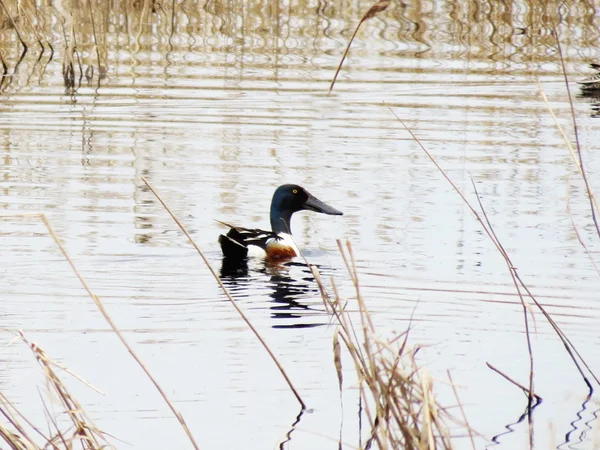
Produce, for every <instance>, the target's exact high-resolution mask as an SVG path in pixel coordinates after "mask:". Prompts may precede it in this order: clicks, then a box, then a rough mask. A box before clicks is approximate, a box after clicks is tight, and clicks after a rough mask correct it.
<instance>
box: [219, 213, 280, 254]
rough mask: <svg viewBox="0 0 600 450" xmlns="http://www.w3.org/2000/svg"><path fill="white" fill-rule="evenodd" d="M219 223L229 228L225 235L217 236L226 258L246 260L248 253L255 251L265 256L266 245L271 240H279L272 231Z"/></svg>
mask: <svg viewBox="0 0 600 450" xmlns="http://www.w3.org/2000/svg"><path fill="white" fill-rule="evenodd" d="M218 222H220V221H218ZM220 223H222V224H223V225H226V226H228V227H230V230H229V231H228V232H227V234H225V235H223V234H222V235H220V236H219V244H221V250H222V251H223V255H224V256H225V257H228V258H229V257H231V258H246V257H247V256H248V252H249V251H251V252H254V251H255V250H256V251H258V252H261V251H262V252H264V254H265V255H266V253H267V245H268V244H269V243H270V242H273V240H277V239H279V237H278V236H277V234H275V233H273V232H272V231H265V230H260V229H258V228H253V229H251V228H242V227H234V226H232V225H229V224H227V223H225V222H220Z"/></svg>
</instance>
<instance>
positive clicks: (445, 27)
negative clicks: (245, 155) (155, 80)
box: [0, 0, 600, 90]
mask: <svg viewBox="0 0 600 450" xmlns="http://www.w3.org/2000/svg"><path fill="white" fill-rule="evenodd" d="M376 3H382V2H374V1H359V2H353V3H351V4H350V5H348V4H347V3H345V2H341V1H340V0H335V1H333V2H330V4H328V6H327V7H324V8H316V9H315V8H314V7H313V6H312V4H310V3H309V2H305V1H302V0H292V1H291V2H289V5H286V6H285V7H284V6H283V5H280V4H279V2H276V3H275V4H274V3H273V2H271V1H270V0H255V1H252V2H249V3H248V2H247V1H244V0H233V1H228V2H206V1H204V0H202V1H200V0H184V1H181V2H157V1H154V0H139V1H135V2H131V1H114V2H106V1H104V0H65V1H63V2H57V3H51V4H46V3H41V4H40V3H39V2H34V1H33V0H26V1H18V0H2V2H1V4H0V64H1V65H2V73H3V75H2V82H1V84H0V89H4V90H6V89H7V86H10V85H11V84H12V83H13V82H14V80H13V77H14V75H16V74H18V73H19V71H20V70H23V71H27V77H25V79H26V80H27V81H28V80H29V78H31V77H32V76H34V78H35V77H37V78H38V79H41V78H42V77H43V76H44V74H45V66H46V65H48V64H51V63H54V64H59V65H61V66H62V69H61V70H62V75H63V79H64V83H65V85H66V87H67V88H69V89H71V90H74V89H76V88H77V87H78V86H80V85H81V83H82V81H83V80H85V79H87V80H88V82H92V81H94V82H99V81H100V80H101V79H102V78H103V77H105V76H107V75H108V74H109V73H111V71H114V70H115V68H116V66H117V65H119V64H121V65H122V64H132V65H136V60H137V57H138V55H139V52H140V51H146V52H148V51H152V52H158V53H160V54H163V55H167V54H169V53H170V52H172V51H180V52H185V53H187V52H194V53H197V54H208V53H211V52H226V53H228V54H233V55H236V58H237V56H238V53H240V51H241V50H242V49H243V50H244V52H243V53H244V54H245V55H246V56H247V57H248V56H249V55H250V54H252V53H254V52H258V53H260V54H266V55H273V56H276V58H274V59H273V60H272V63H273V64H282V62H281V60H280V59H279V57H280V56H281V55H285V54H288V53H294V54H298V55H301V56H302V57H310V56H315V57H322V55H323V52H324V51H329V52H331V47H332V46H334V47H335V49H336V51H338V52H340V56H341V52H343V48H341V47H340V43H341V42H347V40H348V36H349V34H351V32H352V30H354V29H355V27H356V25H357V24H358V23H359V22H360V21H361V18H362V17H363V16H362V15H363V14H364V13H365V11H368V10H369V8H370V7H372V6H373V5H374V4H376ZM435 11H444V12H443V13H437V12H435ZM567 24H568V27H569V30H568V36H569V38H568V42H567V44H568V45H569V46H570V47H572V48H574V49H577V51H578V52H585V51H586V49H595V48H597V46H598V41H599V39H600V31H599V30H600V16H598V15H597V14H595V7H594V3H593V2H592V1H590V0H586V1H584V2H578V3H575V2H561V1H558V0H551V1H548V2H541V3H540V2H535V1H528V2H527V1H526V2H523V3H522V4H519V5H518V7H517V6H516V5H515V4H513V3H512V2H508V3H507V2H496V1H483V0H470V1H467V2H462V1H456V0H446V1H435V0H430V1H424V2H415V4H414V5H408V4H402V3H398V2H391V4H390V7H389V8H387V9H386V10H385V11H382V12H381V13H380V14H378V15H377V20H374V21H373V22H372V23H371V24H369V31H365V33H370V34H372V35H373V36H371V37H369V38H368V39H365V38H364V36H363V41H367V42H368V43H369V45H377V46H379V47H378V48H380V49H381V50H382V51H390V50H391V51H393V53H394V54H397V53H399V52H400V53H402V56H404V57H405V58H407V59H411V58H414V57H416V58H420V57H421V56H420V55H421V53H423V52H424V51H430V52H434V53H432V56H435V52H440V51H442V52H451V53H452V54H453V55H454V56H455V57H456V58H461V59H464V58H467V59H468V60H486V61H488V62H489V60H492V61H499V62H501V61H511V62H513V63H518V66H516V67H515V66H512V67H511V73H514V72H515V71H517V72H518V71H525V72H527V71H528V70H532V69H533V68H535V67H537V66H538V65H539V64H540V63H542V62H549V61H553V58H554V57H555V53H554V40H553V38H552V33H551V30H552V29H553V28H554V27H555V26H559V27H562V28H563V29H564V31H565V35H566V34H567V33H566V31H567V30H566V26H567ZM365 28H366V27H365ZM359 36H360V34H359ZM399 43H401V47H398V45H399ZM434 44H435V45H434ZM353 51H356V52H371V51H372V50H371V49H369V48H366V49H365V48H363V49H356V50H353ZM582 54H583V53H582ZM246 64H247V61H246ZM21 82H23V81H21Z"/></svg>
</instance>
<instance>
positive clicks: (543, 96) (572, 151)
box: [538, 80, 600, 210]
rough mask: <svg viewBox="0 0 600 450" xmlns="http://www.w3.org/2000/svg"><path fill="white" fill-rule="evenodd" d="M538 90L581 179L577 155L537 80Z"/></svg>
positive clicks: (596, 203) (594, 198)
mask: <svg viewBox="0 0 600 450" xmlns="http://www.w3.org/2000/svg"><path fill="white" fill-rule="evenodd" d="M538 89H539V91H540V95H541V96H542V100H544V103H545V104H546V107H547V108H548V112H549V113H550V115H551V116H552V119H553V120H554V124H555V125H556V128H557V129H558V132H559V133H560V135H561V137H562V138H563V141H564V142H565V144H566V146H567V148H568V149H569V153H570V154H571V158H572V159H573V162H574V163H575V167H577V170H578V171H579V174H580V175H582V177H583V170H582V168H581V164H580V160H579V159H578V157H577V155H576V154H575V150H574V149H573V146H572V145H571V142H570V141H569V138H568V137H567V135H566V133H565V131H564V130H563V128H562V126H561V125H560V123H559V122H558V118H557V117H556V114H555V113H554V110H553V109H552V106H551V105H550V101H549V100H548V97H547V96H546V93H545V92H544V89H543V88H542V85H541V84H540V82H539V80H538ZM588 188H589V191H588V193H589V195H590V196H591V199H592V201H593V203H594V206H595V208H596V209H598V210H600V208H599V207H598V200H597V199H596V195H595V194H594V191H593V190H592V188H591V187H590V186H588Z"/></svg>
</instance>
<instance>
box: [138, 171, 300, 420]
mask: <svg viewBox="0 0 600 450" xmlns="http://www.w3.org/2000/svg"><path fill="white" fill-rule="evenodd" d="M142 181H143V182H144V183H146V186H148V189H150V191H151V192H152V193H153V194H154V196H155V197H156V198H157V200H158V201H159V202H160V204H161V205H162V206H163V207H164V208H165V210H166V211H167V212H168V213H169V215H170V216H171V218H172V219H173V220H174V221H175V223H176V224H177V226H178V227H179V229H180V230H181V231H182V232H183V234H184V235H185V236H186V237H187V239H188V241H189V242H190V243H191V244H192V246H193V247H194V248H195V249H196V251H197V252H198V254H199V255H200V257H201V258H202V260H203V261H204V264H205V265H206V267H207V268H208V270H209V271H210V273H211V274H212V276H213V277H214V278H215V280H216V281H217V283H218V285H219V287H220V288H221V290H222V291H223V293H224V294H225V296H226V297H227V299H228V300H229V302H230V303H231V304H232V305H233V307H234V308H235V310H236V311H237V313H238V314H239V315H240V317H241V318H242V320H243V321H244V322H245V323H246V325H247V326H248V328H249V329H250V330H251V331H252V333H254V336H256V338H257V339H258V341H259V342H260V343H261V345H262V346H263V348H264V349H265V350H266V352H267V353H268V354H269V356H270V357H271V359H272V360H273V362H274V363H275V365H276V366H277V368H278V369H279V372H281V375H282V376H283V378H284V379H285V381H286V382H287V384H288V386H289V388H290V390H291V391H292V392H293V394H294V396H295V397H296V399H297V400H298V403H300V406H301V407H302V409H303V410H304V409H306V404H305V403H304V401H303V400H302V397H300V394H299V393H298V391H297V390H296V388H295V387H294V385H293V384H292V380H291V379H290V378H289V377H288V375H287V373H286V371H285V369H284V368H283V366H282V365H281V363H280V362H279V361H278V360H277V357H276V356H275V354H274V353H273V352H272V351H271V349H270V348H269V346H268V345H267V342H266V341H265V340H264V339H263V338H262V336H261V335H260V334H259V332H258V330H257V329H256V328H255V327H254V325H252V323H251V322H250V319H248V317H247V316H246V314H244V312H243V311H242V309H241V308H240V307H239V306H238V305H237V303H236V302H235V300H234V299H233V297H232V296H231V293H230V292H229V290H228V289H227V287H225V285H224V284H223V281H222V280H221V277H219V275H217V272H215V270H214V269H213V267H212V266H211V265H210V263H209V261H208V259H207V258H206V256H204V253H203V252H202V250H200V247H198V244H196V242H195V241H194V239H193V238H192V236H190V234H189V233H188V231H187V229H186V228H185V227H184V226H183V224H182V223H181V221H180V220H179V219H178V218H177V216H176V215H175V214H174V213H173V211H172V210H171V209H170V208H169V207H168V206H167V204H166V203H165V201H164V200H163V199H162V198H161V196H160V195H158V192H156V190H155V189H154V188H153V187H152V185H151V184H150V183H149V182H148V180H147V179H146V178H145V177H142Z"/></svg>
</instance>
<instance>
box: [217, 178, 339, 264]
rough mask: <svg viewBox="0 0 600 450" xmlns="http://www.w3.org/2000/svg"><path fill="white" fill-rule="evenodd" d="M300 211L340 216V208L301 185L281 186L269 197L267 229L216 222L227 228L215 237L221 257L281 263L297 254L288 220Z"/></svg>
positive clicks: (298, 254) (298, 252)
mask: <svg viewBox="0 0 600 450" xmlns="http://www.w3.org/2000/svg"><path fill="white" fill-rule="evenodd" d="M303 210H308V211H314V212H318V213H321V214H328V215H331V216H341V215H343V213H342V211H339V210H338V209H335V208H333V207H332V206H329V205H328V204H326V203H324V202H322V201H321V200H319V199H318V198H317V197H315V196H314V195H312V194H311V193H310V192H308V191H307V190H306V189H304V188H303V187H302V186H298V185H297V184H284V185H281V186H279V187H278V188H277V189H276V190H275V193H274V194H273V199H272V200H271V213H270V220H271V231H266V230H261V229H258V228H253V229H251V228H242V227H236V226H234V225H230V224H228V223H225V222H221V221H220V220H219V221H218V222H219V223H221V224H222V225H225V226H227V227H229V231H228V232H227V234H221V235H220V236H219V244H220V245H221V250H222V252H223V256H224V258H225V259H228V260H239V261H243V260H246V259H247V258H248V257H262V258H265V259H266V260H267V261H271V262H273V261H274V262H281V261H286V260H290V259H292V258H294V257H296V256H300V250H299V249H298V247H297V246H296V243H295V242H294V239H293V237H292V229H291V225H290V222H291V219H292V215H293V214H294V213H295V212H298V211H303Z"/></svg>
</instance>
